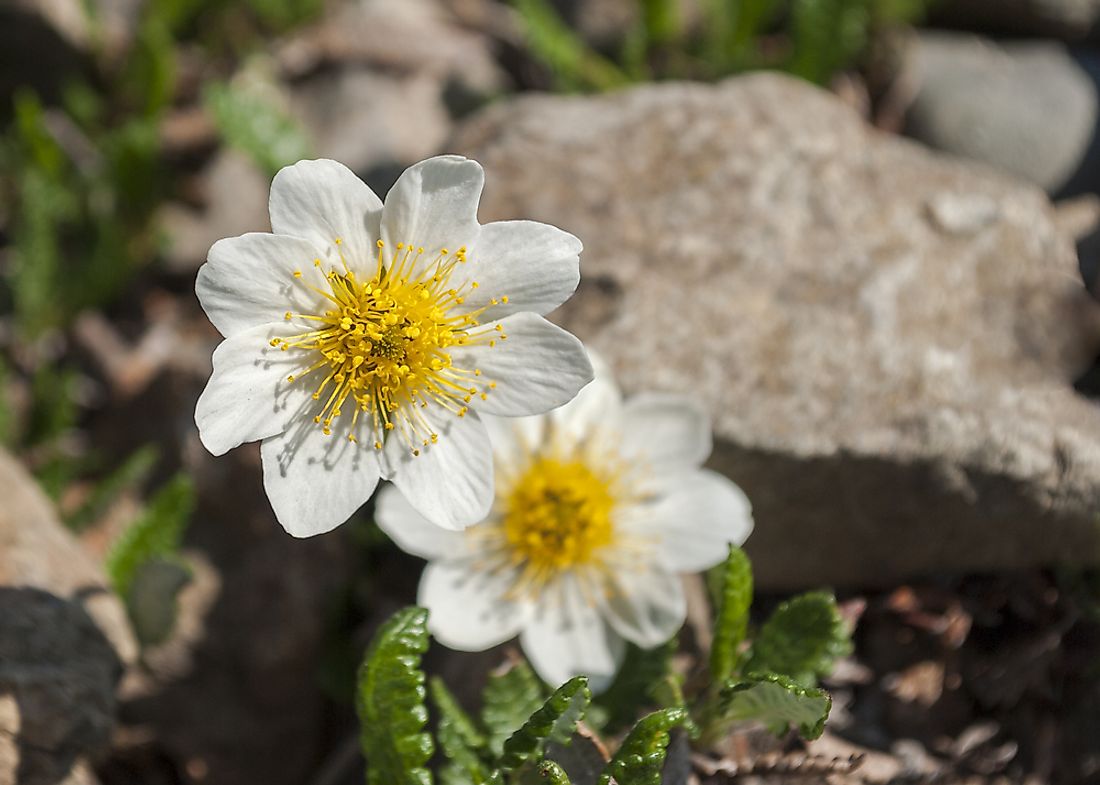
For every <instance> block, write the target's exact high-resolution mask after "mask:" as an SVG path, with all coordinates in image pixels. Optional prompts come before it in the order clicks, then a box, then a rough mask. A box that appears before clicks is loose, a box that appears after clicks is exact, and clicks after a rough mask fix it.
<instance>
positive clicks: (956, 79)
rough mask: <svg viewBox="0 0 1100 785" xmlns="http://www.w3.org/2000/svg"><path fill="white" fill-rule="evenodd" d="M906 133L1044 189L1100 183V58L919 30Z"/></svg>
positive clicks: (1047, 45)
mask: <svg viewBox="0 0 1100 785" xmlns="http://www.w3.org/2000/svg"><path fill="white" fill-rule="evenodd" d="M908 51H909V62H908V64H907V69H908V71H909V75H910V77H911V78H912V79H914V80H915V82H916V84H917V85H919V88H918V92H917V94H916V97H915V99H914V101H913V104H912V106H911V107H910V109H909V116H908V123H907V132H908V133H910V134H911V135H912V136H914V137H915V138H917V139H919V140H921V141H922V142H924V143H926V144H928V145H930V146H931V147H934V148H936V149H938V150H943V151H945V152H949V153H954V154H955V155H961V156H965V157H968V158H973V159H975V160H978V161H984V162H986V163H989V164H992V165H994V166H997V167H999V168H1001V169H1003V170H1005V171H1007V172H1010V173H1012V174H1015V175H1017V176H1019V177H1023V178H1024V179H1026V180H1029V181H1031V182H1033V183H1035V184H1036V185H1039V186H1041V187H1042V188H1045V189H1046V190H1047V191H1048V192H1050V193H1062V192H1080V191H1097V190H1100V146H1098V144H1097V140H1096V130H1097V120H1098V116H1100V112H1098V107H1100V90H1098V82H1100V58H1097V56H1096V55H1094V54H1088V53H1084V52H1071V51H1070V50H1068V49H1066V48H1065V46H1063V45H1062V44H1058V43H1055V42H1051V41H1041V42H1035V41H1030V42H1005V43H996V42H994V41H991V40H989V39H984V38H980V37H977V36H971V35H959V34H950V33H922V34H921V35H920V36H918V37H917V39H916V40H915V42H914V44H913V46H911V47H910V48H909V50H908Z"/></svg>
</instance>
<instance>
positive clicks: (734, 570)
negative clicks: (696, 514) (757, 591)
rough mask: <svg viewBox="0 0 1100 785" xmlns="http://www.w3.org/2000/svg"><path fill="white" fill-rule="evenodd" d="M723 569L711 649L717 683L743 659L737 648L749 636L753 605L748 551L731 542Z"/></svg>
mask: <svg viewBox="0 0 1100 785" xmlns="http://www.w3.org/2000/svg"><path fill="white" fill-rule="evenodd" d="M721 572H722V585H721V588H720V591H719V600H718V612H717V614H716V615H715V620H714V642H713V643H712V644H711V649H710V677H711V681H712V682H716V683H717V682H723V681H725V680H726V679H728V678H729V677H730V676H731V675H732V674H733V671H734V668H735V667H736V666H737V661H738V659H740V654H739V652H738V651H737V649H738V647H739V646H740V645H741V642H742V641H743V640H745V630H746V629H747V628H748V624H749V607H750V606H751V605H752V564H751V562H749V557H748V556H746V555H745V552H744V551H743V550H741V549H740V548H738V547H737V546H736V545H731V546H730V553H729V556H728V557H727V558H726V563H725V564H724V565H723V566H722V571H721Z"/></svg>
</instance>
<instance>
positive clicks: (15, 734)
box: [0, 452, 137, 785]
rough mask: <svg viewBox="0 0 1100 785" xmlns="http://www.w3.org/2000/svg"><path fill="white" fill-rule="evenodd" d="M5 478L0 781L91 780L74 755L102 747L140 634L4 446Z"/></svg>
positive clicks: (0, 509)
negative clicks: (116, 692) (118, 685)
mask: <svg viewBox="0 0 1100 785" xmlns="http://www.w3.org/2000/svg"><path fill="white" fill-rule="evenodd" d="M0 488H3V489H4V503H3V504H2V505H0V784H3V785H6V784H7V783H16V782H18V783H20V785H56V784H57V783H60V782H61V781H62V779H64V777H65V776H66V774H67V773H70V776H71V777H73V778H75V779H72V781H73V782H77V781H81V782H93V781H94V777H92V775H91V774H90V773H89V772H88V771H86V770H85V769H81V768H80V767H79V766H78V767H76V768H74V762H76V761H77V759H78V758H81V757H84V756H92V755H96V754H99V753H102V752H103V751H104V750H105V749H106V747H107V745H108V743H109V741H110V733H111V729H112V728H113V726H114V706H115V699H114V690H115V685H116V683H117V681H118V679H119V677H120V676H121V674H122V668H123V665H124V664H128V663H132V662H134V661H135V660H136V658H137V644H136V643H135V641H134V638H133V633H132V632H131V630H130V627H129V624H128V622H127V619H126V612H125V610H124V608H123V607H122V603H121V602H120V601H119V600H118V598H117V597H116V596H115V595H114V594H112V593H111V592H110V590H109V589H108V588H107V580H106V578H105V577H104V575H103V574H102V572H101V571H100V570H99V568H98V567H97V566H96V565H95V563H94V562H93V561H92V560H91V558H90V557H89V556H88V555H87V554H86V553H85V552H84V550H83V549H82V548H81V547H80V545H79V544H78V543H77V542H76V541H75V540H74V539H73V538H72V536H71V535H70V534H69V533H68V532H67V531H66V530H65V529H64V528H63V527H62V525H61V523H60V522H59V521H58V520H57V516H56V514H55V513H54V511H53V507H52V506H51V504H50V502H49V500H48V499H46V498H45V496H44V495H43V494H42V492H41V491H40V490H39V489H38V486H37V485H36V484H35V482H34V480H33V479H32V478H31V477H30V476H29V475H28V474H27V473H26V472H25V471H24V470H23V469H22V467H20V466H19V464H18V463H17V462H16V461H15V460H14V459H13V458H11V456H9V455H7V454H6V453H3V452H0ZM81 772H83V773H81ZM81 778H83V779H81Z"/></svg>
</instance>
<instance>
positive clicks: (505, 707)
mask: <svg viewBox="0 0 1100 785" xmlns="http://www.w3.org/2000/svg"><path fill="white" fill-rule="evenodd" d="M545 698H546V695H545V693H544V692H543V688H542V682H540V681H539V679H538V677H537V676H536V675H535V674H534V671H532V670H531V668H530V666H529V665H527V663H525V662H517V663H516V664H515V665H513V666H512V667H511V668H510V669H509V670H507V671H505V672H504V673H499V674H493V675H492V676H490V677H489V683H488V684H486V685H485V691H484V692H483V693H482V695H481V724H482V725H484V726H485V730H486V731H487V732H488V747H489V752H490V753H491V754H492V755H493V756H494V757H500V754H501V753H502V752H503V750H504V742H505V740H506V739H507V738H508V737H509V736H511V735H512V734H513V733H515V732H516V731H517V730H518V729H519V728H520V726H522V725H523V723H524V721H526V719H527V718H528V717H530V716H531V714H532V713H534V712H535V711H537V710H538V708H539V706H541V705H542V702H543V700H545Z"/></svg>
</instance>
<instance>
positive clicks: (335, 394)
mask: <svg viewBox="0 0 1100 785" xmlns="http://www.w3.org/2000/svg"><path fill="white" fill-rule="evenodd" d="M337 247H339V241H337ZM384 250H385V246H384V244H383V243H382V241H381V240H379V241H378V260H377V265H376V268H375V272H374V275H373V276H372V277H371V278H370V279H369V280H360V279H359V278H358V277H357V276H356V275H355V273H354V272H352V271H351V270H350V269H349V268H348V266H347V264H346V263H345V264H344V269H343V270H342V271H337V270H330V271H329V272H328V273H326V274H325V282H326V284H327V289H322V288H320V287H314V286H309V285H308V284H305V285H307V286H308V288H310V289H311V290H313V291H314V292H315V293H317V294H320V295H321V296H322V297H324V298H325V300H326V301H327V302H328V304H329V305H330V306H331V307H329V308H328V309H327V310H325V311H323V312H322V313H317V314H294V313H290V312H288V313H287V314H286V319H287V320H288V321H290V320H301V321H303V322H306V323H308V324H309V325H310V326H311V327H312V328H313V329H310V330H307V331H306V332H303V333H301V334H299V335H296V336H293V337H291V338H286V339H282V338H275V339H272V341H271V345H272V346H277V347H279V348H281V349H283V350H289V349H299V350H305V351H307V352H308V353H309V354H308V355H307V356H306V357H307V358H308V359H305V362H306V363H309V362H311V364H308V365H306V367H305V368H304V370H302V371H301V372H299V373H297V374H295V375H292V376H289V377H287V381H288V382H291V383H294V382H296V381H298V380H300V379H302V378H303V377H306V376H309V375H314V374H315V375H316V377H317V378H320V381H319V382H318V383H317V387H316V389H315V390H314V392H313V399H314V400H316V401H322V403H321V408H320V411H319V412H317V413H316V414H315V416H314V418H313V421H314V422H315V423H316V424H318V425H319V426H320V427H321V428H322V430H323V432H324V433H325V435H329V434H331V433H332V425H333V422H334V421H335V420H336V419H337V418H339V417H340V416H341V415H343V414H344V413H345V409H349V410H350V413H351V420H350V428H349V433H348V439H349V440H351V441H352V442H355V441H357V438H356V435H355V428H356V425H357V424H358V421H359V418H360V417H361V416H362V417H366V418H368V419H369V421H370V425H371V433H372V434H373V435H374V447H375V448H376V449H381V448H382V445H383V441H384V439H385V438H386V435H385V434H386V432H388V431H393V430H396V431H397V432H398V434H399V436H400V437H401V438H402V440H403V441H405V442H406V444H407V445H408V446H409V448H410V449H411V450H412V452H413V453H414V454H416V455H419V448H418V445H422V446H427V445H428V444H430V443H434V442H436V441H437V440H438V438H439V436H438V434H437V433H436V432H435V430H434V429H433V428H432V426H431V424H430V423H429V422H428V420H427V419H426V418H425V417H424V415H423V414H422V412H421V410H422V409H424V408H426V407H427V406H428V405H429V403H436V404H439V405H440V406H442V407H443V408H444V409H446V410H447V411H449V412H451V413H453V414H455V415H457V416H459V417H463V416H465V415H466V413H467V411H468V408H467V406H466V404H468V403H469V402H470V401H471V400H472V399H473V397H474V396H475V395H476V396H480V397H481V398H483V399H484V398H486V397H487V396H488V394H489V392H490V391H491V390H492V389H493V388H495V387H496V383H495V382H491V381H486V380H484V379H483V378H482V373H481V371H480V370H479V369H477V368H468V369H467V368H456V367H455V366H454V364H453V362H452V359H451V350H452V349H453V348H454V347H462V346H470V345H474V344H478V343H488V344H489V345H490V346H494V345H495V344H496V341H497V340H505V339H506V338H507V336H506V335H504V334H503V331H502V329H501V327H500V325H496V327H495V328H493V329H489V328H482V329H481V330H477V329H476V328H478V327H479V322H478V318H479V317H480V316H481V315H482V314H483V313H484V311H485V310H486V309H487V308H488V307H490V306H491V305H496V304H497V303H498V302H507V301H508V298H507V297H502V298H501V299H500V300H495V299H494V300H491V301H490V302H489V305H487V306H484V307H481V308H475V309H466V308H463V307H461V306H462V305H463V303H464V301H465V297H466V296H467V295H468V293H469V291H471V290H473V289H477V287H478V284H477V282H476V281H468V282H466V283H463V284H461V285H460V286H458V287H455V286H452V285H451V283H450V280H451V277H452V274H453V273H454V271H455V269H456V268H457V267H458V266H459V265H462V264H465V262H466V249H465V248H460V249H458V251H456V252H454V253H451V252H449V251H448V250H447V249H445V248H444V249H442V250H441V251H440V252H439V254H438V256H437V257H436V259H435V260H433V261H432V262H431V263H428V264H422V263H421V258H422V255H423V253H424V249H423V248H414V247H413V246H411V245H407V244H405V243H398V244H397V247H396V255H395V257H394V259H393V260H391V264H390V265H388V266H387V265H385V264H384ZM341 259H343V257H342V256H341ZM314 266H316V267H318V268H320V267H321V260H320V259H315V260H314ZM294 277H295V278H296V279H298V280H299V281H302V278H303V275H302V272H301V271H300V270H299V271H295V273H294ZM322 375H323V376H322Z"/></svg>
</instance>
